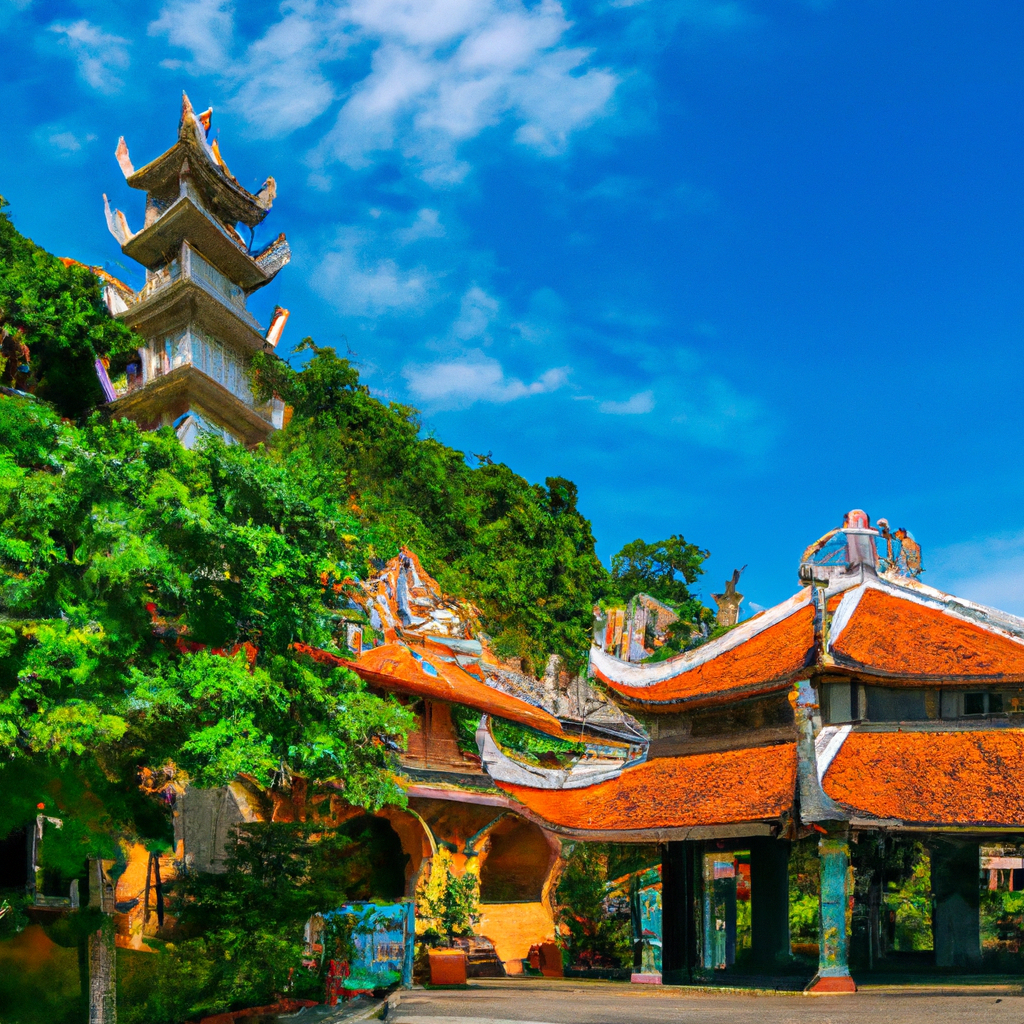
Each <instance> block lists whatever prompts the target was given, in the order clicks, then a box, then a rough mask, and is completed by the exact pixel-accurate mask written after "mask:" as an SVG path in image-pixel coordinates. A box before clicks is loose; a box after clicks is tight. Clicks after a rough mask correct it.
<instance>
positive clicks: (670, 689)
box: [594, 605, 814, 704]
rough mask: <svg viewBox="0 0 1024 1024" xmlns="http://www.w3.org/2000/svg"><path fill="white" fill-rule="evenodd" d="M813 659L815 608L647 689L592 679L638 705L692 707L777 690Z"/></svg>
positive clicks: (596, 670)
mask: <svg viewBox="0 0 1024 1024" xmlns="http://www.w3.org/2000/svg"><path fill="white" fill-rule="evenodd" d="M813 660H814V607H813V606H812V605H807V606H806V607H804V608H801V609H800V610H799V611H796V612H794V613H793V614H792V615H789V616H787V617H786V618H785V619H783V620H782V621H781V622H777V623H775V624H774V625H772V626H768V627H767V628H766V629H764V630H762V632H760V633H758V634H757V635H756V636H753V637H751V638H750V639H749V640H747V641H745V642H744V643H741V644H739V645H737V646H736V647H733V648H731V649H730V650H726V651H723V652H722V653H721V654H719V655H717V656H716V657H714V658H711V659H710V660H708V661H705V662H703V663H701V664H697V665H695V666H693V667H692V668H686V667H684V668H682V670H681V671H680V672H679V674H678V675H675V676H671V677H670V678H668V679H665V680H662V681H661V682H658V683H653V684H651V685H650V686H629V685H627V684H625V683H618V682H615V681H614V680H612V679H610V678H608V677H607V676H606V675H605V674H604V673H603V672H601V670H600V668H598V667H597V666H596V665H595V666H594V674H595V675H596V676H597V677H598V678H599V679H601V680H603V681H604V682H605V683H606V684H607V686H608V687H609V689H611V690H613V691H614V692H615V693H617V694H620V695H621V696H623V697H626V698H628V699H629V700H631V701H636V702H637V703H640V704H667V703H674V702H677V701H679V702H681V701H687V702H696V701H698V700H701V699H702V698H705V699H706V698H722V697H731V696H740V695H742V696H749V695H752V694H758V693H768V692H770V691H772V690H780V689H783V688H785V687H786V686H788V685H789V683H790V682H791V681H792V679H793V677H794V676H795V675H796V674H797V673H798V672H800V671H801V670H802V669H804V668H806V667H807V666H808V665H810V664H812V662H813Z"/></svg>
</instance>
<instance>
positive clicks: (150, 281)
mask: <svg viewBox="0 0 1024 1024" xmlns="http://www.w3.org/2000/svg"><path fill="white" fill-rule="evenodd" d="M211 114H212V110H207V111H206V112H205V113H202V114H196V113H195V111H194V110H193V109H192V104H191V103H190V102H189V100H188V97H187V96H185V95H184V94H183V95H182V104H181V122H180V124H179V125H178V141H177V142H176V143H175V144H174V145H173V146H172V147H171V148H170V149H169V150H167V152H166V153H164V154H162V155H161V156H158V157H157V158H156V159H155V160H153V161H151V162H150V163H148V164H146V165H145V166H144V167H141V168H139V170H136V169H135V168H134V167H133V166H132V162H131V160H130V158H129V156H128V147H127V145H126V144H125V141H124V139H123V138H122V139H121V140H120V141H119V143H118V146H117V154H116V155H117V161H118V163H119V164H120V166H121V170H122V171H123V172H124V176H125V178H126V179H127V182H128V184H129V185H130V186H131V187H132V188H137V189H141V190H142V191H143V192H145V193H146V219H145V224H144V225H143V228H142V230H141V231H139V232H137V233H133V232H132V231H131V230H130V229H129V227H128V223H127V220H126V218H125V216H124V214H123V213H122V212H121V211H120V210H114V211H111V209H110V205H109V203H108V202H107V198H106V196H104V197H103V199H104V204H105V205H106V211H107V225H108V227H109V228H110V231H111V233H112V234H113V235H114V237H115V238H116V239H117V240H118V242H119V243H120V245H121V251H122V252H123V253H124V254H125V255H126V256H130V257H131V258H132V259H133V260H137V261H138V262H139V263H141V264H142V265H143V266H144V267H145V268H146V284H145V286H144V287H143V288H142V290H141V291H139V292H134V291H132V290H131V289H129V288H126V287H124V286H123V285H121V284H120V282H116V281H114V280H113V279H109V280H108V281H107V288H106V297H107V303H108V305H109V306H110V309H111V312H112V313H113V314H114V315H115V316H116V317H117V318H118V319H119V320H121V321H122V322H124V323H126V324H127V325H128V326H129V327H132V328H134V330H135V331H137V332H138V334H139V335H140V336H141V337H142V338H143V339H145V345H144V346H143V347H140V349H139V359H138V361H137V362H133V363H131V364H129V365H128V366H127V368H126V372H125V374H124V377H123V378H121V377H119V376H117V375H115V379H114V381H113V383H112V384H111V385H110V386H109V388H108V396H109V397H110V398H111V399H112V401H111V406H110V407H111V409H112V410H113V412H114V415H116V416H124V417H128V418H130V419H132V420H135V421H136V422H137V423H139V424H140V425H141V426H142V427H144V428H147V429H152V428H156V427H159V426H164V425H168V424H169V425H171V426H173V427H174V428H175V430H176V431H177V433H178V437H179V438H180V439H181V441H182V443H183V444H185V445H186V446H191V445H192V443H193V442H194V441H195V439H196V437H197V436H198V434H199V433H200V432H203V431H209V432H213V433H216V434H219V435H221V436H222V437H224V438H225V440H228V441H233V442H240V443H242V444H246V445H252V444H256V443H258V442H260V441H263V440H265V439H266V438H267V436H268V435H269V434H270V432H271V431H272V430H274V429H275V428H277V427H280V426H281V425H282V419H283V414H284V406H283V405H282V403H280V402H278V401H277V400H274V401H271V402H268V403H263V404H261V403H257V402H256V400H255V399H254V398H253V395H252V391H251V390H250V387H249V380H248V371H249V368H250V364H251V362H252V357H253V355H254V353H256V352H260V351H266V350H269V349H272V348H273V347H274V346H275V345H276V344H277V342H278V340H279V338H280V335H281V331H282V329H283V327H284V321H285V320H286V319H287V315H288V314H287V310H282V309H280V308H278V309H276V310H275V313H274V319H273V322H272V323H271V325H270V327H269V329H268V330H266V331H264V329H263V328H262V327H261V326H260V325H259V324H258V323H257V322H256V319H255V318H254V317H253V315H252V314H251V313H250V312H249V311H248V309H246V298H247V296H249V295H250V294H251V293H252V292H254V291H256V290H257V289H258V288H262V287H263V285H265V284H267V283H268V282H269V281H271V280H272V279H273V278H274V276H275V275H276V274H277V272H278V271H279V270H280V269H281V268H282V267H283V266H284V265H285V264H286V263H287V262H288V260H289V259H290V257H291V253H290V250H289V248H288V243H287V241H286V240H285V237H284V235H283V234H281V235H278V237H277V238H276V239H275V240H274V241H272V242H271V243H270V244H269V245H267V246H265V247H264V248H263V249H261V250H259V251H254V250H253V247H252V238H253V236H254V233H255V228H256V226H257V225H258V224H260V223H262V221H263V220H264V218H265V217H266V216H267V213H268V212H269V211H270V207H271V204H272V203H273V201H274V196H275V193H276V185H275V183H274V179H273V178H267V180H266V182H265V183H264V185H263V187H262V188H261V189H260V191H259V192H258V193H256V194H255V195H253V194H252V193H250V192H248V191H246V189H244V188H243V187H242V186H241V185H240V184H239V183H238V182H237V181H236V180H235V178H234V177H233V176H232V174H231V172H230V171H229V170H228V168H227V165H226V164H225V163H224V160H223V159H222V158H221V155H220V150H219V147H218V145H217V142H216V141H213V142H212V143H211V142H210V139H209V133H210V118H211ZM243 232H245V233H246V234H248V236H249V239H250V242H249V244H246V241H245V239H244V237H243Z"/></svg>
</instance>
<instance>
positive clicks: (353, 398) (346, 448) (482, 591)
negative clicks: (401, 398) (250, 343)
mask: <svg viewBox="0 0 1024 1024" xmlns="http://www.w3.org/2000/svg"><path fill="white" fill-rule="evenodd" d="M299 350H300V351H308V352H309V353H311V356H310V358H309V359H308V362H307V363H306V365H305V367H304V368H303V369H302V370H301V371H296V370H293V369H291V368H290V367H289V366H288V365H287V364H286V363H283V362H282V361H280V360H278V359H274V358H273V357H270V356H258V357H257V367H256V379H257V390H258V391H259V393H260V394H262V395H263V396H264V397H269V396H270V395H272V394H277V395H279V396H280V397H282V398H284V399H285V400H286V401H287V402H289V403H290V404H291V405H292V406H293V407H294V409H295V414H294V418H293V419H292V421H291V423H290V425H289V426H288V428H287V429H286V430H285V431H283V432H282V433H281V434H280V435H279V436H278V437H277V438H275V442H274V443H275V447H276V449H277V450H278V452H279V453H280V455H281V458H282V460H283V462H284V464H285V465H286V466H288V467H289V468H290V470H291V471H292V472H293V473H295V474H297V475H300V476H301V477H302V478H303V479H305V480H307V481H308V482H309V486H310V488H311V490H312V491H313V492H314V493H316V494H317V495H318V497H319V498H320V499H321V500H324V501H335V500H337V501H344V502H346V503H347V507H348V508H349V509H350V510H351V512H352V513H353V515H355V516H356V517H357V518H358V520H359V522H360V524H361V525H362V526H363V528H364V530H365V536H366V547H365V549H364V557H366V558H368V559H372V558H389V557H391V555H393V554H394V553H395V552H396V551H397V549H398V546H399V545H400V544H406V545H408V546H409V547H411V548H413V550H415V551H416V553H417V554H418V555H419V556H420V558H421V559H422V560H423V563H424V566H425V567H426V568H427V570H428V571H429V572H431V573H432V574H433V575H434V576H435V577H436V578H437V580H438V582H439V583H440V584H441V586H442V587H443V588H444V589H445V590H446V591H448V592H450V593H453V594H458V595H459V596H463V597H467V598H469V599H470V600H472V601H474V602H475V603H477V604H478V605H479V606H480V607H481V609H482V611H483V613H484V617H485V622H486V625H487V628H488V629H489V631H490V632H491V633H492V635H493V636H494V639H495V648H496V650H497V651H498V653H499V654H500V655H502V656H503V657H519V658H522V659H524V660H525V661H527V662H528V663H529V664H530V666H531V667H533V668H535V669H536V668H541V667H542V666H543V664H544V659H545V658H546V656H547V654H549V653H556V654H560V655H562V656H563V657H564V658H566V659H567V660H568V662H569V663H570V664H571V665H575V666H579V665H580V664H581V662H582V661H583V659H584V658H585V656H586V651H587V648H588V646H589V636H590V630H591V628H592V621H593V618H592V613H593V605H594V602H595V600H598V599H600V598H601V597H602V596H605V595H608V594H612V593H613V591H614V587H613V583H612V579H611V577H610V576H609V574H608V572H607V570H606V569H605V568H604V566H603V565H602V564H601V562H600V560H599V559H598V558H597V555H596V554H595V552H594V536H593V533H592V531H591V528H590V523H589V522H588V521H587V520H586V519H585V518H584V517H583V516H582V515H581V513H580V512H579V510H578V509H577V507H576V499H577V492H576V486H575V484H573V483H572V482H571V481H569V480H565V479H562V478H561V477H549V478H548V479H547V480H546V481H545V483H544V484H543V485H540V484H530V483H528V482H527V481H526V480H524V479H523V478H522V477H520V476H518V475H517V474H515V473H513V472H512V470H511V469H509V467H508V466H505V465H502V464H500V463H495V462H492V461H491V460H490V459H489V458H487V457H480V458H477V459H476V460H475V461H476V463H477V465H475V466H470V465H469V463H468V462H467V460H466V458H465V456H464V454H463V453H462V452H459V451H456V450H455V449H453V448H449V447H447V446H446V445H443V444H441V443H440V442H439V441H437V440H436V439H435V438H433V437H429V436H428V437H422V436H421V432H420V423H419V421H418V420H417V418H416V413H415V410H413V409H411V408H409V407H408V406H403V405H398V404H395V403H390V404H385V403H383V402H380V401H378V400H377V399H375V398H374V397H373V396H372V395H371V394H370V392H369V389H368V388H367V387H366V385H364V384H362V383H360V380H359V374H358V372H357V370H356V369H355V368H354V367H353V366H352V365H351V364H350V363H349V362H348V361H347V360H346V359H342V358H340V357H338V356H337V355H336V354H335V352H334V351H333V349H330V348H321V347H319V346H317V345H315V344H313V342H312V341H310V340H309V339H307V340H306V341H305V342H304V343H303V345H301V346H300V347H299ZM627 596H628V595H627Z"/></svg>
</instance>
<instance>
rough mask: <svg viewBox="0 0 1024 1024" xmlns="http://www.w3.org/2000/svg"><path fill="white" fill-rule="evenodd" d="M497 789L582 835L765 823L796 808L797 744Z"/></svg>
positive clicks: (661, 761)
mask: <svg viewBox="0 0 1024 1024" xmlns="http://www.w3.org/2000/svg"><path fill="white" fill-rule="evenodd" d="M498 786H500V788H501V789H503V790H505V792H506V793H508V794H509V795H510V796H513V797H514V798H515V799H516V800H518V801H519V802H520V803H522V804H523V805H524V806H525V807H526V808H527V809H528V810H530V811H532V812H533V814H534V815H536V816H537V817H538V818H541V819H543V821H544V822H547V823H549V824H551V825H553V826H555V827H560V828H566V829H573V830H576V831H588V830H591V831H608V830H623V831H624V830H631V829H651V828H687V827H691V826H699V825H724V824H733V823H738V822H748V821H751V822H752V821H764V820H768V819H774V818H778V817H779V816H780V815H781V814H782V813H783V812H785V811H788V810H789V809H790V808H791V807H792V805H793V796H794V792H795V788H796V744H794V743H781V744H778V745H776V746H772V747H753V748H748V749H745V750H729V751H724V752H722V753H717V754H691V755H689V756H688V757H662V758H658V759H657V760H654V761H647V762H646V763H644V764H641V765H637V766H636V767H635V768H627V769H626V770H625V771H624V772H623V773H622V774H621V775H620V776H618V777H617V778H615V779H611V780H610V781H608V782H602V783H599V784H598V785H596V786H589V787H587V788H586V789H562V790H558V789H532V788H529V787H526V786H516V785H512V784H511V783H506V782H499V783H498Z"/></svg>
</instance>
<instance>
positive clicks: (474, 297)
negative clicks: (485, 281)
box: [452, 284, 499, 341]
mask: <svg viewBox="0 0 1024 1024" xmlns="http://www.w3.org/2000/svg"><path fill="white" fill-rule="evenodd" d="M498 308H499V303H498V300H497V299H496V298H494V296H492V295H488V294H487V292H485V291H484V290H483V288H480V287H478V286H477V285H475V284H474V285H472V286H471V287H470V288H469V290H468V291H467V292H466V294H465V295H463V296H462V302H461V303H460V305H459V315H458V317H457V318H456V320H455V323H453V324H452V336H453V337H455V338H457V339H458V340H459V341H469V340H470V339H471V338H485V337H486V336H487V328H488V327H490V325H491V322H492V321H493V320H494V318H495V317H496V316H497V315H498Z"/></svg>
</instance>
